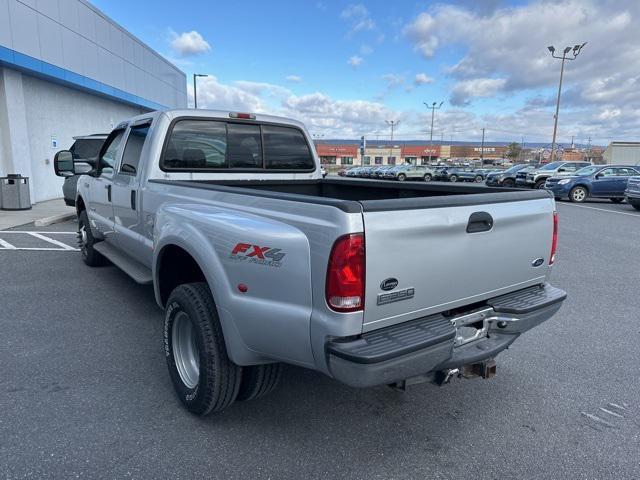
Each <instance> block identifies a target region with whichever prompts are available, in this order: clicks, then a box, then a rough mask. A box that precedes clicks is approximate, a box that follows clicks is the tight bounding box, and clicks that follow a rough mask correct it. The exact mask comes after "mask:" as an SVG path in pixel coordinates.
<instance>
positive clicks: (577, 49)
mask: <svg viewBox="0 0 640 480" xmlns="http://www.w3.org/2000/svg"><path fill="white" fill-rule="evenodd" d="M586 44H587V42H584V43H583V44H582V45H574V46H573V48H571V47H566V48H565V49H564V50H563V52H562V56H561V57H559V56H557V55H555V51H556V49H555V47H554V46H553V45H551V46H549V47H547V48H548V49H549V51H550V52H551V56H552V57H553V58H557V59H559V60H562V65H561V66H560V83H559V84H558V98H557V100H556V114H555V115H554V117H553V118H554V120H553V140H552V141H551V158H550V160H549V161H550V162H553V155H554V152H555V149H556V134H557V132H558V114H559V112H560V94H561V93H562V77H563V75H564V62H565V60H575V59H576V57H577V56H578V55H579V54H580V50H582V47H584V46H585V45H586ZM572 50H573V58H571V57H567V53H569V52H571V51H572Z"/></svg>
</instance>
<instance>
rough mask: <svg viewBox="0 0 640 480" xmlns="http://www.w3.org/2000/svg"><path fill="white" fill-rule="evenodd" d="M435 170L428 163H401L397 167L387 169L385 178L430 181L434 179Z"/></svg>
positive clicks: (401, 180)
mask: <svg viewBox="0 0 640 480" xmlns="http://www.w3.org/2000/svg"><path fill="white" fill-rule="evenodd" d="M433 174H434V171H433V169H432V168H429V167H427V166H426V165H409V164H407V165H400V166H398V167H397V168H393V169H391V170H387V172H386V175H385V178H387V179H389V180H398V181H400V182H404V181H405V180H424V181H426V182H430V181H431V180H432V179H433Z"/></svg>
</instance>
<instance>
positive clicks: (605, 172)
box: [600, 168, 616, 177]
mask: <svg viewBox="0 0 640 480" xmlns="http://www.w3.org/2000/svg"><path fill="white" fill-rule="evenodd" d="M615 174H616V172H615V170H614V169H613V168H605V169H604V170H600V175H601V176H603V177H612V176H614V175H615Z"/></svg>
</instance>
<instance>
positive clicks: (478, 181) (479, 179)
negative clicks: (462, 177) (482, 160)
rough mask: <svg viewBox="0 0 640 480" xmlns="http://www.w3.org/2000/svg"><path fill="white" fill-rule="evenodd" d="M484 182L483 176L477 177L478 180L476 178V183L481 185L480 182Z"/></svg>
mask: <svg viewBox="0 0 640 480" xmlns="http://www.w3.org/2000/svg"><path fill="white" fill-rule="evenodd" d="M482 180H484V179H483V178H482V175H476V178H475V181H476V183H480V182H482Z"/></svg>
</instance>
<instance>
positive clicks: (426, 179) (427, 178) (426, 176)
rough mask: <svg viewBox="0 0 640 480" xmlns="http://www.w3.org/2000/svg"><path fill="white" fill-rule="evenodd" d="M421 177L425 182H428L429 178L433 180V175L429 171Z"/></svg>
mask: <svg viewBox="0 0 640 480" xmlns="http://www.w3.org/2000/svg"><path fill="white" fill-rule="evenodd" d="M423 178H424V181H425V182H430V181H431V180H433V177H432V176H431V174H430V173H425V174H424V177H423Z"/></svg>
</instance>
